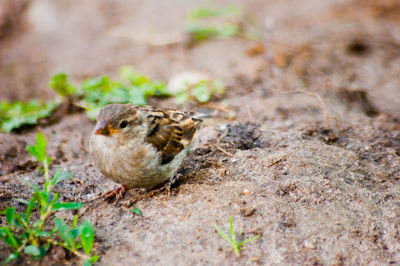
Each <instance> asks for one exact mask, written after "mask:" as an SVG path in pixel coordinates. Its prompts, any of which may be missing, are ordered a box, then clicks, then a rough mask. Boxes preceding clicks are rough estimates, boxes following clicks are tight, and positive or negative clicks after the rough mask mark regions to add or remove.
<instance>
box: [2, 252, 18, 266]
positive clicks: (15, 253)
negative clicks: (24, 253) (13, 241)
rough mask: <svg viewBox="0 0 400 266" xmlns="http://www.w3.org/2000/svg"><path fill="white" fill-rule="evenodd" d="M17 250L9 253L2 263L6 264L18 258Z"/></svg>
mask: <svg viewBox="0 0 400 266" xmlns="http://www.w3.org/2000/svg"><path fill="white" fill-rule="evenodd" d="M18 255H19V254H18V252H14V253H11V254H10V255H9V256H8V257H7V259H6V260H5V261H4V263H3V265H5V264H8V263H9V262H10V261H12V260H16V259H17V258H18Z"/></svg>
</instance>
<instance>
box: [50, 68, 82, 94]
mask: <svg viewBox="0 0 400 266" xmlns="http://www.w3.org/2000/svg"><path fill="white" fill-rule="evenodd" d="M49 86H50V88H53V89H54V90H55V91H57V93H58V94H60V95H61V96H67V95H72V94H75V93H76V92H77V89H76V88H75V87H74V86H72V85H71V84H69V83H68V76H67V74H65V73H59V74H56V75H54V76H53V77H52V78H51V79H50V82H49Z"/></svg>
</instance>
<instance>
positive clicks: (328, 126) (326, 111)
mask: <svg viewBox="0 0 400 266" xmlns="http://www.w3.org/2000/svg"><path fill="white" fill-rule="evenodd" d="M298 92H301V93H304V94H307V95H310V96H313V97H315V98H317V100H318V102H319V103H320V105H321V107H322V109H323V110H324V116H325V122H326V129H328V130H329V129H330V128H331V126H330V122H329V113H328V107H327V106H326V103H325V101H324V99H323V98H322V97H321V95H319V94H318V93H314V92H310V91H306V90H303V89H296V90H294V91H289V92H280V93H281V94H292V93H298Z"/></svg>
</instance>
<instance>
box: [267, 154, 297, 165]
mask: <svg viewBox="0 0 400 266" xmlns="http://www.w3.org/2000/svg"><path fill="white" fill-rule="evenodd" d="M292 153H293V151H292V152H289V153H285V154H284V155H282V156H281V157H279V159H278V160H276V161H273V162H272V163H270V164H269V165H268V168H270V167H271V166H273V165H275V164H277V163H279V162H281V161H282V160H283V159H285V158H286V157H287V156H289V155H291V154H292Z"/></svg>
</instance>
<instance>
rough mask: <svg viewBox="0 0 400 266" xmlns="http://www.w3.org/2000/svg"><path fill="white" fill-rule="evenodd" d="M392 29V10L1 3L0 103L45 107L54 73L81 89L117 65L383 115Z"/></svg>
mask: <svg viewBox="0 0 400 266" xmlns="http://www.w3.org/2000/svg"><path fill="white" fill-rule="evenodd" d="M227 7H228V8H227ZM232 7H233V8H232ZM229 8H231V9H229ZM204 10H206V11H207V10H208V11H214V12H215V13H214V14H211V16H207V14H205V13H203V14H202V13H201V12H202V11H204ZM199 11H200V12H199ZM196 12H197V13H196ZM218 12H219V13H218ZM206 13H207V12H206ZM204 14H205V15H204ZM208 15H209V14H208ZM210 17H211V19H210ZM209 20H212V21H211V22H210V21H209ZM399 23H400V3H399V2H398V1H396V0H339V1H338V0H326V1H318V0H306V1H303V0H287V1H263V0H259V1H257V0H252V1H204V2H200V1H186V0H185V1H183V0H182V1H179V0H177V1H134V0H133V1H128V0H116V1H112V2H110V1H106V0H98V1H90V0H85V1H80V2H79V4H78V3H77V2H76V1H71V0H59V1H52V0H3V1H1V3H0V38H1V39H0V96H1V99H6V100H9V101H15V100H27V99H29V98H32V97H35V98H37V97H38V98H46V97H47V98H51V97H53V96H54V94H55V92H53V91H52V90H49V89H48V81H49V79H50V77H51V76H52V75H54V74H56V73H59V72H64V73H66V74H68V75H69V78H70V79H71V80H72V81H75V82H81V81H83V80H85V79H87V78H89V77H95V76H99V75H103V74H106V75H111V76H115V75H118V72H119V68H120V67H121V66H124V65H129V66H132V67H133V68H134V69H135V70H137V71H138V72H140V73H143V74H145V75H146V76H149V77H151V78H155V79H159V80H162V81H165V82H168V80H169V79H170V78H171V77H172V76H173V75H175V74H177V73H180V72H183V71H187V70H189V71H195V72H202V73H204V74H206V75H210V74H211V76H212V77H213V78H218V79H221V80H223V81H224V82H225V83H226V84H228V85H231V90H230V91H232V90H235V91H236V93H243V91H246V88H244V87H251V88H254V87H255V86H256V85H257V86H259V87H261V89H262V90H263V91H264V94H268V93H271V89H276V90H278V91H282V90H293V89H296V88H300V87H301V88H307V89H311V90H318V91H321V90H336V89H338V88H344V89H345V90H347V89H350V90H352V89H357V90H358V89H361V90H365V91H366V92H367V93H368V94H369V95H371V96H372V97H373V99H374V102H375V104H376V105H377V106H378V107H379V109H381V110H385V111H388V112H390V113H392V114H394V115H395V114H398V113H400V104H399V102H400V92H399V91H400V89H399V85H400V84H399V74H400V73H399V72H400V59H399V53H400V43H399V42H400V27H399ZM225 26H226V27H225ZM196 34H199V35H201V36H200V37H199V38H200V39H202V38H204V36H206V37H205V38H204V40H202V41H196V38H197V37H196V36H195V37H193V36H194V35H196ZM207 36H210V38H208V37H207ZM257 82H259V83H258V84H255V83H257ZM260 83H262V85H260Z"/></svg>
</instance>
